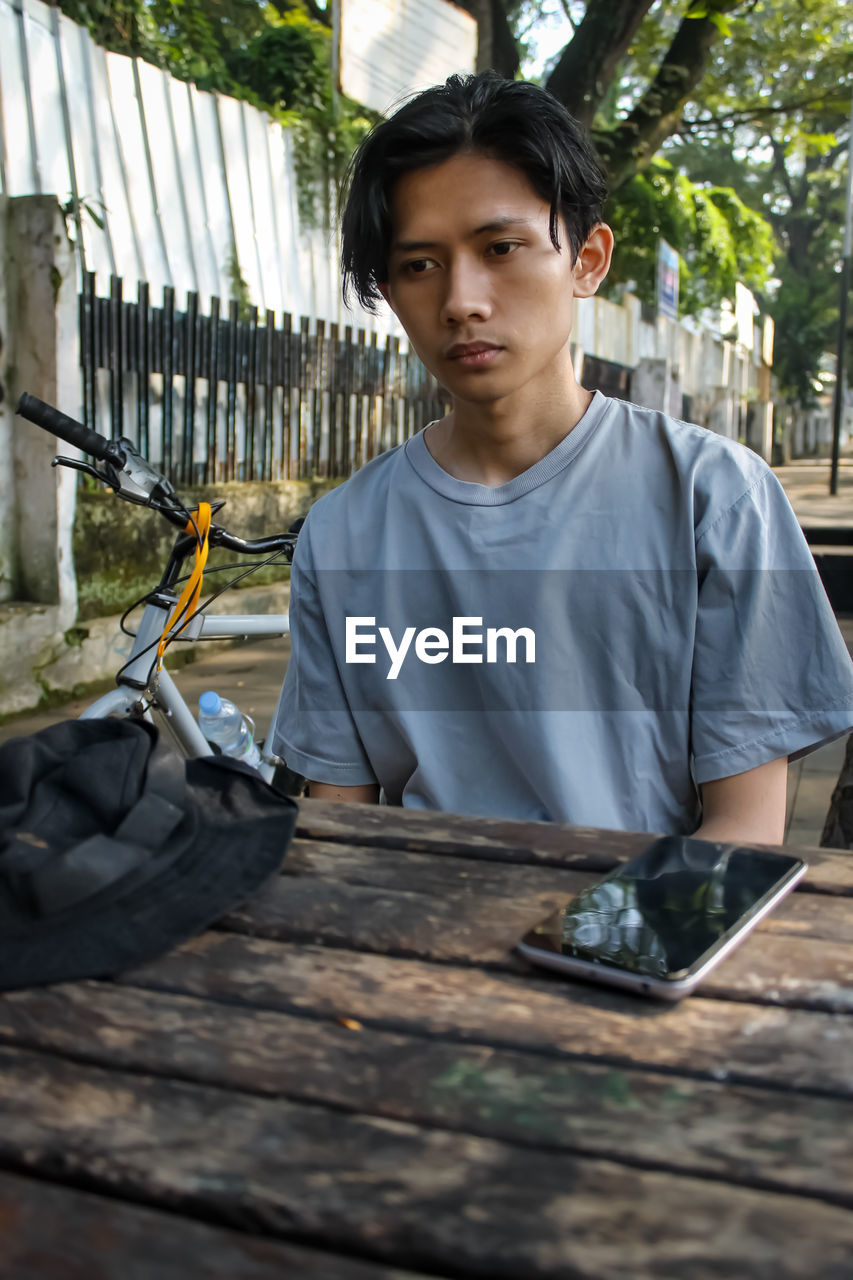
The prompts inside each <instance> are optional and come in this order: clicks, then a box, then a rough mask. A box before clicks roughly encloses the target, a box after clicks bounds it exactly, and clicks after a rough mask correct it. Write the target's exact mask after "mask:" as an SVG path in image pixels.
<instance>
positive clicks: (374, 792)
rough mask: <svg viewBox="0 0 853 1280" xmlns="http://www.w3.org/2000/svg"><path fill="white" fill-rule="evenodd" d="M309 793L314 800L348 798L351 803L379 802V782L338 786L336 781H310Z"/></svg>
mask: <svg viewBox="0 0 853 1280" xmlns="http://www.w3.org/2000/svg"><path fill="white" fill-rule="evenodd" d="M308 795H309V796H310V797H311V799H312V800H346V801H348V802H349V803H350V804H378V803H379V784H378V782H366V783H364V785H363V786H360V787H338V786H336V785H335V783H334V782H310V781H309V783H308Z"/></svg>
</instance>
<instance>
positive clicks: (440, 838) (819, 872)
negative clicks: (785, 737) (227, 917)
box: [296, 798, 853, 897]
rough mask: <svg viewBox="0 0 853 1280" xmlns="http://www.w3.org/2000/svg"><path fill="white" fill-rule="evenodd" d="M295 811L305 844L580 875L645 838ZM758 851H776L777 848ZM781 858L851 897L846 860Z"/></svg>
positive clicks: (317, 808)
mask: <svg viewBox="0 0 853 1280" xmlns="http://www.w3.org/2000/svg"><path fill="white" fill-rule="evenodd" d="M299 806H300V808H299V818H298V822H297V827H296V832H297V835H300V836H304V837H308V838H311V839H318V840H329V841H334V842H337V843H343V844H358V845H370V846H372V847H373V848H380V849H399V850H403V851H408V852H411V853H418V852H420V853H443V854H444V855H445V856H452V857H461V858H470V859H486V860H492V861H504V862H521V863H525V864H535V863H540V864H543V865H547V866H558V867H567V868H577V869H584V870H587V871H609V870H610V869H611V868H612V867H614V866H615V865H616V863H617V862H620V861H623V860H624V859H625V858H628V857H632V856H633V855H634V854H636V853H639V851H640V850H641V849H642V848H644V847H645V845H647V844H648V842H649V840H650V839H652V838H653V837H650V836H649V835H647V834H644V833H638V832H631V831H606V830H603V829H598V828H596V827H569V826H562V825H560V824H558V823H548V822H510V821H505V820H503V819H499V818H468V817H462V816H458V815H454V814H446V813H432V812H424V811H422V810H417V809H397V808H390V807H388V806H385V805H382V806H379V805H361V804H359V805H348V804H338V803H332V802H330V801H326V800H311V799H304V798H303V799H301V800H300V801H299ZM766 847H767V848H771V849H776V850H777V852H778V846H774V845H767V846H766ZM785 852H786V853H795V854H801V855H802V856H803V857H804V858H805V859H806V861H807V862H808V864H809V869H808V872H807V873H806V877H805V879H804V881H803V885H804V886H805V887H808V888H811V889H812V890H814V891H816V892H820V893H824V894H842V895H846V896H848V897H849V896H853V857H851V855H850V854H849V853H846V852H839V851H837V850H831V849H813V848H804V849H795V848H786V849H785Z"/></svg>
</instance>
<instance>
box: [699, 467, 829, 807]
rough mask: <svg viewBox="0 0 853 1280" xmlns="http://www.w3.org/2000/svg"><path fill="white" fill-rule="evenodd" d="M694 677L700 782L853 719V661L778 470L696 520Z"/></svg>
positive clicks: (813, 740) (803, 745)
mask: <svg viewBox="0 0 853 1280" xmlns="http://www.w3.org/2000/svg"><path fill="white" fill-rule="evenodd" d="M696 551H697V566H698V571H699V597H698V614H697V623H696V636H695V643H694V661H693V673H692V686H691V747H692V762H693V774H694V778H695V780H696V782H697V783H702V782H710V781H713V780H714V779H717V778H726V777H730V776H731V775H733V774H737V773H743V772H745V771H746V770H747V769H754V768H756V767H757V766H758V765H761V764H766V763H767V762H768V761H770V760H775V759H778V758H779V757H780V756H785V755H787V756H788V757H789V759H790V760H797V759H799V758H800V757H801V756H805V755H807V754H808V753H809V752H811V751H814V750H816V749H817V748H818V747H820V746H823V745H825V744H826V743H827V742H831V741H832V740H833V739H834V738H838V737H840V736H841V735H842V734H845V733H847V732H849V731H850V729H851V727H853V662H851V659H850V655H849V654H848V651H847V646H846V644H845V643H844V639H843V637H842V635H841V632H840V630H839V628H838V623H837V622H836V620H835V615H834V614H833V612H832V607H831V606H830V604H829V601H828V600H827V597H826V593H825V591H824V589H823V585H822V583H821V581H820V577H819V575H818V572H817V568H816V567H815V563H814V560H813V559H812V556H811V553H810V551H809V548H808V544H807V542H806V540H805V537H804V536H803V533H802V530H801V529H800V527H799V524H798V523H797V518H796V516H795V515H794V512H793V510H792V509H791V506H790V504H789V502H788V499H787V498H786V496H785V493H784V490H783V489H782V486H781V485H780V484H779V482H778V480H777V479H776V477H775V476H774V475H773V473H772V472H771V471H769V470H767V469H766V468H763V469H762V470H761V472H760V474H759V476H758V478H757V479H755V480H754V482H753V483H752V484H751V486H750V487H749V488H748V489H747V490H746V492H744V493H742V494H741V496H740V497H739V498H738V499H737V500H736V501H735V502H734V503H733V504H731V505H729V506H728V507H727V508H726V509H725V510H724V511H723V512H722V513H721V514H718V515H715V514H714V513H713V512H711V513H710V514H709V515H708V517H707V520H706V522H705V523H704V527H702V526H700V528H699V529H698V530H697V538H696Z"/></svg>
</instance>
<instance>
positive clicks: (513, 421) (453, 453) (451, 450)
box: [424, 380, 592, 488]
mask: <svg viewBox="0 0 853 1280" xmlns="http://www.w3.org/2000/svg"><path fill="white" fill-rule="evenodd" d="M516 399H520V397H518V398H517V397H512V400H516ZM591 403H592V393H591V392H589V391H585V390H584V389H583V388H582V387H580V386H578V384H577V382H575V381H574V380H572V384H571V386H570V387H568V388H566V389H565V391H564V393H563V395H561V396H560V397H558V398H555V399H554V400H553V402H551V403H549V402H548V401H542V402H540V403H538V404H535V405H532V404H530V403H528V404H526V405H522V404H513V403H511V402H510V401H509V400H506V401H498V402H492V403H489V404H476V403H472V402H470V401H463V402H459V401H457V402H456V403H455V404H454V407H453V410H452V412H451V413H450V414H448V416H447V417H446V418H442V419H441V421H439V422H434V423H433V424H432V425H431V426H430V427H428V428H427V430H426V432H425V434H424V441H425V443H426V445H427V448H428V449H429V451H430V453H431V454H432V457H433V458H434V459H435V461H436V462H437V463H438V465H439V466H440V467H441V468H442V470H444V471H446V472H448V474H449V475H451V476H453V477H454V478H455V479H457V480H467V481H469V482H471V483H473V484H483V485H487V486H489V487H490V488H497V487H498V486H499V485H502V484H507V483H508V482H509V481H510V480H514V479H515V477H516V476H520V475H521V474H522V472H524V471H529V469H530V468H531V467H534V466H535V465H536V463H537V462H541V460H542V459H543V458H546V457H547V456H548V454H549V453H551V451H552V450H553V449H555V448H556V447H557V445H558V444H559V443H560V441H561V440H565V438H566V436H567V435H568V434H569V432H570V431H572V429H573V428H574V427H576V426H577V424H578V423H579V422H580V420H581V418H582V417H583V415H584V414H585V413H586V411H587V409H588V408H589V406H590V404H591Z"/></svg>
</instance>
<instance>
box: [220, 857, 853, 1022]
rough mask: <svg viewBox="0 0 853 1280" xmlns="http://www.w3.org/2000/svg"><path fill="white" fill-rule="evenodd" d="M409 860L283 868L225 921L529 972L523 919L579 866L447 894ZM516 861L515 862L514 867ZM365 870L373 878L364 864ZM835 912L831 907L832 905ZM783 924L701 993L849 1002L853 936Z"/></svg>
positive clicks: (544, 907) (259, 931)
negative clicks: (842, 938)
mask: <svg viewBox="0 0 853 1280" xmlns="http://www.w3.org/2000/svg"><path fill="white" fill-rule="evenodd" d="M400 856H401V857H405V856H409V857H411V856H412V855H400ZM405 870H406V869H405V868H404V867H401V868H400V877H399V879H400V885H401V887H400V888H398V889H393V888H388V887H385V883H384V881H385V880H386V877H385V876H380V877H379V879H380V880H381V881H382V882H383V883H382V884H381V885H380V887H376V888H374V887H373V886H371V885H370V884H349V883H346V882H342V881H340V880H323V879H320V878H317V879H315V878H313V877H304V878H300V877H291V876H282V877H280V878H279V879H278V880H277V881H275V882H273V883H272V884H271V885H269V886H267V887H265V889H264V891H263V892H262V893H259V894H256V895H255V897H254V898H252V899H251V900H250V901H249V902H248V903H246V904H245V906H243V907H242V908H241V909H240V910H238V911H235V912H232V913H231V914H229V915H227V916H225V917H224V918H223V920H222V922H221V927H223V928H227V929H233V930H235V931H237V932H241V933H248V934H251V935H253V936H259V937H265V938H271V939H275V940H276V941H281V942H303V941H307V942H313V943H323V944H325V945H327V946H335V947H346V948H349V949H352V950H356V951H375V952H379V953H381V954H388V955H398V956H412V957H417V958H418V959H422V960H438V961H443V962H444V961H455V962H461V963H465V964H487V965H500V966H508V967H510V968H512V969H514V970H517V971H519V972H527V971H528V969H527V966H526V965H525V964H524V963H523V962H522V961H521V960H520V959H519V958H517V957H516V956H515V955H514V948H515V945H516V943H517V942H518V940H519V938H521V936H522V935H523V934H524V933H525V932H526V931H527V929H529V928H531V927H532V926H533V925H535V924H536V923H537V922H538V921H539V920H541V919H542V918H543V917H545V916H547V915H548V913H549V911H550V910H551V909H552V908H553V907H554V906H556V905H559V903H560V902H561V901H564V900H565V898H567V897H569V896H571V892H570V891H569V890H568V886H567V884H565V883H564V884H563V886H562V889H561V890H560V891H556V892H554V891H551V892H549V891H547V890H545V889H544V888H543V885H545V884H547V883H548V882H549V878H550V875H552V874H553V875H554V876H555V877H556V876H566V875H567V874H574V875H577V874H578V873H566V872H556V871H555V872H548V873H546V875H545V877H544V879H543V878H542V876H541V874H540V875H539V876H537V877H536V879H537V885H538V889H537V892H532V893H526V892H523V891H522V888H521V885H520V884H519V887H518V891H517V892H515V893H513V892H512V890H511V888H510V887H509V886H508V890H507V896H505V897H504V896H499V895H497V894H496V893H495V892H494V889H495V886H494V885H493V886H492V892H491V893H487V892H483V893H476V892H474V893H472V894H470V895H467V894H463V895H460V894H458V893H457V892H453V893H448V895H447V896H445V897H441V896H439V895H438V894H433V893H430V894H424V893H413V892H410V891H409V890H408V889H407V888H405V887H403V886H405V885H406V884H407V878H406V874H405ZM517 870H518V868H512V872H513V873H515V872H517ZM363 878H365V879H369V876H368V875H367V872H366V871H365V875H364V877H363ZM388 878H391V879H393V877H388ZM510 879H512V880H517V879H518V877H517V876H516V875H513V876H511V877H510ZM822 900H823V901H825V902H826V903H827V907H828V908H829V907H830V906H835V905H836V902H837V901H841V902H842V904H844V911H845V913H846V912H847V911H848V907H847V905H846V904H847V902H848V901H849V902H850V905H851V906H853V900H847V899H844V900H832V899H822ZM789 910H790V909H789ZM779 912H780V913H782V915H781V919H782V920H784V918H785V916H784V912H785V903H780V905H779ZM831 914H832V912H831V911H830V910H829V909H828V910H827V915H828V916H829V915H831ZM835 914H836V915H837V914H838V913H837V912H836V913H835ZM794 923H795V924H796V923H797V920H796V918H795V921H794ZM800 923H802V921H800ZM837 923H838V922H837ZM778 924H779V922H777V928H776V931H775V932H772V933H761V934H754V935H753V936H752V937H748V938H746V939H744V940H743V942H741V944H740V945H739V946H738V947H737V948H736V950H735V951H734V952H733V954H732V956H731V957H730V958H729V959H728V960H726V961H725V963H724V964H723V965H721V966H720V968H719V969H716V970H714V971H713V972H712V973H711V975H710V976H709V977H708V978H707V979H706V980H705V981H704V983H703V984H702V988H701V993H702V996H703V997H707V996H714V997H720V996H722V997H724V998H726V999H738V1000H750V1001H754V1002H759V1003H765V1002H769V1003H773V1004H783V1005H786V1004H797V1005H803V1006H808V1007H811V1008H815V1009H823V1010H829V1011H836V1010H839V1011H844V1010H847V1011H853V942H847V943H842V942H837V941H836V942H832V943H830V942H825V941H822V940H820V939H815V938H813V937H811V936H809V935H808V933H803V932H796V931H791V932H785V933H783V932H782V931H781V930H780V929H779V927H778ZM840 930H841V925H840V923H838V930H837V931H839V932H840Z"/></svg>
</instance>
